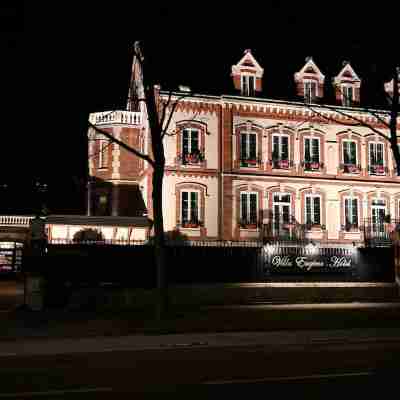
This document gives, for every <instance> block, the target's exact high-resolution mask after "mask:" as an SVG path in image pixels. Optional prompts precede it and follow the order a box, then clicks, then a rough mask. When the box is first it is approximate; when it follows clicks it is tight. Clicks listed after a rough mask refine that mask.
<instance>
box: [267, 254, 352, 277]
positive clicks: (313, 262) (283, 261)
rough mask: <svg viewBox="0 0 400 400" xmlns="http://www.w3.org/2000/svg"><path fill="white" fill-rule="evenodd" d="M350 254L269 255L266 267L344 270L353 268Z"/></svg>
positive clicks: (296, 270) (284, 270)
mask: <svg viewBox="0 0 400 400" xmlns="http://www.w3.org/2000/svg"><path fill="white" fill-rule="evenodd" d="M354 264H355V263H354V259H353V257H352V256H351V255H349V254H345V255H320V254H316V255H308V254H307V255H305V254H304V255H298V254H296V255H293V254H287V255H270V256H268V257H267V260H266V267H267V268H268V269H269V270H270V271H271V272H286V273H290V272H305V273H307V272H345V271H349V270H350V269H352V268H354V267H355V265H354Z"/></svg>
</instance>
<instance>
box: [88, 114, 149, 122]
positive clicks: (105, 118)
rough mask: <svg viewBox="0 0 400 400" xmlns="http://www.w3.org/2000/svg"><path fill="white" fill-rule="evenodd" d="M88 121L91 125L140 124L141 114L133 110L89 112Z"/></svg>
mask: <svg viewBox="0 0 400 400" xmlns="http://www.w3.org/2000/svg"><path fill="white" fill-rule="evenodd" d="M89 122H90V123H92V124H93V125H109V124H122V125H141V123H142V116H141V113H140V112H134V111H103V112H97V113H91V114H90V115H89Z"/></svg>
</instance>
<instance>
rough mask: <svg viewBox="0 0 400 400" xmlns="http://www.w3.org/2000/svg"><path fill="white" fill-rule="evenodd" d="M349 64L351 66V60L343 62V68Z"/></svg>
mask: <svg viewBox="0 0 400 400" xmlns="http://www.w3.org/2000/svg"><path fill="white" fill-rule="evenodd" d="M347 64H350V61H349V60H343V62H342V67H345V66H346V65H347Z"/></svg>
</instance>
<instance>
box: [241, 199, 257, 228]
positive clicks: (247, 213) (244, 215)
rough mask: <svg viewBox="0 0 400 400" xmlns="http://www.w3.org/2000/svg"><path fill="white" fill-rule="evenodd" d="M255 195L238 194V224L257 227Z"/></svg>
mask: <svg viewBox="0 0 400 400" xmlns="http://www.w3.org/2000/svg"><path fill="white" fill-rule="evenodd" d="M257 197H258V196H257V193H248V192H242V193H240V218H241V221H240V223H241V224H242V225H255V226H254V228H256V227H257V213H258V206H257Z"/></svg>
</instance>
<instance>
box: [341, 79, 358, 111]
mask: <svg viewBox="0 0 400 400" xmlns="http://www.w3.org/2000/svg"><path fill="white" fill-rule="evenodd" d="M348 88H351V89H352V95H351V99H347V97H346V96H345V94H347V93H345V91H346V90H348ZM340 89H341V97H342V105H343V107H351V105H352V103H353V102H354V89H355V87H354V85H350V84H346V83H342V84H341V86H340ZM347 101H350V102H351V104H347Z"/></svg>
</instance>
